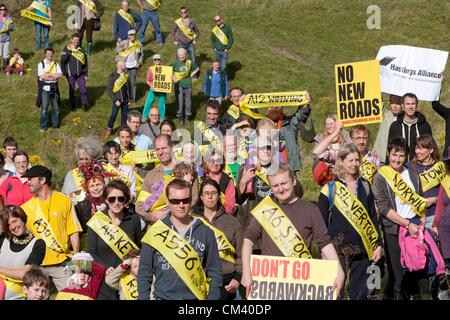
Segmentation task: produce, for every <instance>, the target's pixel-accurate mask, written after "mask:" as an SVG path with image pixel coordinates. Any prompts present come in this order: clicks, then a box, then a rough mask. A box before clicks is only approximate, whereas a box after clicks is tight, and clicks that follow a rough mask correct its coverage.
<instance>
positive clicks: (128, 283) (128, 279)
mask: <svg viewBox="0 0 450 320" xmlns="http://www.w3.org/2000/svg"><path fill="white" fill-rule="evenodd" d="M120 288H122V292H123V295H124V296H125V300H137V298H138V288H137V278H136V277H135V276H133V275H131V274H124V275H123V276H122V277H121V278H120Z"/></svg>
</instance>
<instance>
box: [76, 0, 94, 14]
mask: <svg viewBox="0 0 450 320" xmlns="http://www.w3.org/2000/svg"><path fill="white" fill-rule="evenodd" d="M80 2H81V3H82V4H83V5H85V6H86V7H87V8H88V9H89V10H91V11H92V12H93V13H94V14H97V13H98V10H97V6H96V5H95V2H94V1H92V0H80Z"/></svg>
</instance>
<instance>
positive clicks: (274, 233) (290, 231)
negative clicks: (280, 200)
mask: <svg viewBox="0 0 450 320" xmlns="http://www.w3.org/2000/svg"><path fill="white" fill-rule="evenodd" d="M251 214H252V215H253V216H254V217H255V218H256V220H258V222H259V224H261V226H262V227H263V228H264V230H265V231H266V232H267V233H268V234H269V236H270V238H271V239H272V241H273V242H274V243H275V244H276V245H277V247H278V249H280V251H281V252H282V253H283V254H284V256H286V257H297V258H304V259H311V258H312V256H311V254H310V253H309V251H308V248H307V247H306V244H305V242H304V241H303V238H302V236H301V235H300V233H299V232H298V231H297V229H296V228H295V226H294V225H293V224H292V222H291V220H290V219H289V218H288V216H286V214H285V213H284V212H283V210H281V208H280V207H279V206H278V205H277V204H276V203H275V202H274V201H273V200H272V199H271V198H270V197H269V196H266V197H264V199H263V200H262V201H261V202H260V203H259V204H258V205H257V206H256V207H255V208H254V209H253V210H252V211H251Z"/></svg>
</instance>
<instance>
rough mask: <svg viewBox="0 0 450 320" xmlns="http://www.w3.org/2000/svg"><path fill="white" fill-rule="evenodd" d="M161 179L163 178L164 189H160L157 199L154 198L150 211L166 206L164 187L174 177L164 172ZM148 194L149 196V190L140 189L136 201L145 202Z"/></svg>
mask: <svg viewBox="0 0 450 320" xmlns="http://www.w3.org/2000/svg"><path fill="white" fill-rule="evenodd" d="M163 179H164V190H163V191H162V193H161V195H160V196H159V198H158V200H156V202H155V203H154V204H153V206H152V208H151V209H150V212H155V211H158V210H161V209H163V208H165V207H167V196H166V187H167V185H168V184H169V183H170V182H171V181H172V180H173V179H175V177H174V176H173V175H171V174H166V175H164V177H163ZM150 196H151V193H150V192H147V191H144V190H141V192H140V193H139V197H138V199H137V200H136V202H145V201H146V200H147V198H148V197H150Z"/></svg>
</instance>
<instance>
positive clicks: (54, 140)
mask: <svg viewBox="0 0 450 320" xmlns="http://www.w3.org/2000/svg"><path fill="white" fill-rule="evenodd" d="M53 143H54V144H61V139H53Z"/></svg>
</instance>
